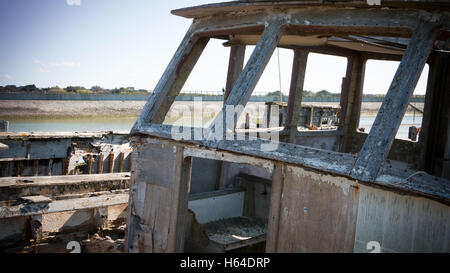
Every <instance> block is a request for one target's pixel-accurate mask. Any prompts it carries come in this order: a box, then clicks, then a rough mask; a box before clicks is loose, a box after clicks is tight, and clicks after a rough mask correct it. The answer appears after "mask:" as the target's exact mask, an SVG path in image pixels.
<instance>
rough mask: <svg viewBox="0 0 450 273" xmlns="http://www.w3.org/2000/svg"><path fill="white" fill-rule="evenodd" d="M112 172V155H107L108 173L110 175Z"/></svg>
mask: <svg viewBox="0 0 450 273" xmlns="http://www.w3.org/2000/svg"><path fill="white" fill-rule="evenodd" d="M113 171H114V153H110V154H109V155H108V172H109V173H112V172H113Z"/></svg>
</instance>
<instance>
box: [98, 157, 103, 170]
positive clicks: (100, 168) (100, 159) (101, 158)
mask: <svg viewBox="0 0 450 273" xmlns="http://www.w3.org/2000/svg"><path fill="white" fill-rule="evenodd" d="M103 160H104V155H103V154H100V156H99V158H98V173H103Z"/></svg>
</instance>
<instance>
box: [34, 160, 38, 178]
mask: <svg viewBox="0 0 450 273" xmlns="http://www.w3.org/2000/svg"><path fill="white" fill-rule="evenodd" d="M33 175H34V176H38V175H39V159H35V160H33Z"/></svg>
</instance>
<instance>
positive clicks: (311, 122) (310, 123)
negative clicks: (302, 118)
mask: <svg viewBox="0 0 450 273" xmlns="http://www.w3.org/2000/svg"><path fill="white" fill-rule="evenodd" d="M313 121H314V106H312V105H311V108H310V110H309V119H308V126H309V127H312V126H313V124H314V123H313Z"/></svg>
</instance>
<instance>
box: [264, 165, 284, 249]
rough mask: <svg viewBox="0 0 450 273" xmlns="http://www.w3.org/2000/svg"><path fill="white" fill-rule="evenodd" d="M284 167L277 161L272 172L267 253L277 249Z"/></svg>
mask: <svg viewBox="0 0 450 273" xmlns="http://www.w3.org/2000/svg"><path fill="white" fill-rule="evenodd" d="M284 168H285V165H284V164H282V163H277V164H275V167H274V170H273V173H272V189H271V193H270V209H269V218H268V224H267V241H266V252H267V253H275V252H276V251H277V242H278V230H279V228H278V227H279V223H280V213H281V200H282V194H283V184H284Z"/></svg>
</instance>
